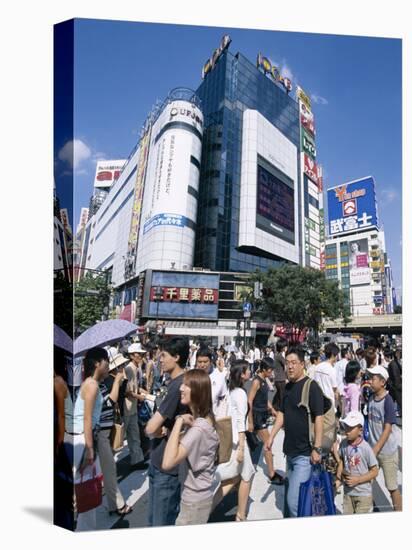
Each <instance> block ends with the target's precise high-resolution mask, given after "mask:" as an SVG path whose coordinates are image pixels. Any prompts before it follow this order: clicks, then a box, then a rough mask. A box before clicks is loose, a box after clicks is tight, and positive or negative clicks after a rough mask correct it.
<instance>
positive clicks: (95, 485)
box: [74, 464, 103, 514]
mask: <svg viewBox="0 0 412 550" xmlns="http://www.w3.org/2000/svg"><path fill="white" fill-rule="evenodd" d="M102 477H103V476H102V475H101V474H100V475H97V474H96V464H93V477H92V478H90V479H88V480H87V481H83V472H82V473H81V477H80V483H76V484H75V485H74V490H75V495H76V508H77V512H78V513H79V514H81V513H83V512H88V511H89V510H93V508H97V507H98V506H100V504H101V503H102Z"/></svg>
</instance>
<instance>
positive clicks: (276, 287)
mask: <svg viewBox="0 0 412 550" xmlns="http://www.w3.org/2000/svg"><path fill="white" fill-rule="evenodd" d="M253 280H254V281H259V282H260V283H262V297H261V299H259V300H258V301H257V303H256V306H257V307H258V308H259V309H261V311H263V312H264V313H265V314H266V315H267V316H268V318H270V320H271V321H272V322H278V323H282V324H284V325H286V326H291V327H293V328H296V329H298V330H303V329H304V328H309V329H312V330H313V331H314V332H315V333H316V334H317V333H318V332H319V329H320V326H321V323H322V319H337V318H340V317H341V318H342V319H343V322H344V324H347V323H348V322H349V320H350V318H349V313H350V312H349V307H348V306H346V305H345V303H344V294H343V292H342V291H341V290H340V288H339V286H338V283H337V281H332V280H328V279H326V277H325V274H324V273H323V272H322V271H319V270H317V269H313V268H308V267H300V266H290V265H284V266H282V267H280V268H278V269H275V268H271V269H269V270H268V271H266V272H264V273H263V272H257V273H256V274H255V275H254V276H253Z"/></svg>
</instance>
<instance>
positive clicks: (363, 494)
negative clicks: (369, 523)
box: [336, 411, 379, 514]
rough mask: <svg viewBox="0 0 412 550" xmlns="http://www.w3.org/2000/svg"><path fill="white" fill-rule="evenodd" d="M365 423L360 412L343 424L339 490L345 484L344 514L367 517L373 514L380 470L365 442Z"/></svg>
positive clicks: (351, 415) (347, 417) (337, 483)
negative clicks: (375, 483)
mask: <svg viewBox="0 0 412 550" xmlns="http://www.w3.org/2000/svg"><path fill="white" fill-rule="evenodd" d="M364 422H365V420H364V418H363V414H362V413H361V412H359V411H351V412H350V413H349V414H348V415H347V416H346V417H345V418H344V419H343V420H341V425H342V428H343V429H344V431H345V435H346V439H344V440H343V441H342V444H341V446H340V449H339V458H340V461H339V465H338V470H337V473H336V478H337V481H336V487H337V488H338V487H339V486H340V485H341V483H344V496H343V513H344V514H367V513H369V512H372V510H373V497H372V480H373V479H375V478H376V476H377V475H378V471H379V470H378V461H377V459H376V457H375V455H374V452H373V450H372V449H371V447H370V445H369V444H368V443H367V442H366V441H365V440H364V439H363V425H364Z"/></svg>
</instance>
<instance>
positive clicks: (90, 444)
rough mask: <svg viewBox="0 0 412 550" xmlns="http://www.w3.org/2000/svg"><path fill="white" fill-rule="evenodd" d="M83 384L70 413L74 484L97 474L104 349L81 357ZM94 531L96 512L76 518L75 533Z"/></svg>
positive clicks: (105, 364)
mask: <svg viewBox="0 0 412 550" xmlns="http://www.w3.org/2000/svg"><path fill="white" fill-rule="evenodd" d="M83 363H84V382H83V383H82V385H81V386H80V390H79V393H78V395H77V399H76V402H75V404H74V410H73V433H72V437H73V439H72V444H73V475H74V483H75V484H76V483H79V482H80V481H82V480H83V481H87V480H88V479H90V478H92V477H93V476H94V472H96V473H99V474H100V464H99V460H98V458H97V453H96V447H97V433H98V426H99V420H100V416H101V412H102V405H103V396H102V394H101V392H100V389H99V384H100V383H101V382H102V381H103V380H104V379H105V378H106V377H107V376H108V374H109V355H108V353H107V351H106V350H105V349H104V348H98V347H96V348H92V349H90V350H89V351H88V352H87V353H86V355H85V357H84V361H83ZM93 529H96V508H93V509H92V510H89V511H88V512H83V513H80V514H78V516H77V527H76V530H77V531H84V530H87V531H89V530H93Z"/></svg>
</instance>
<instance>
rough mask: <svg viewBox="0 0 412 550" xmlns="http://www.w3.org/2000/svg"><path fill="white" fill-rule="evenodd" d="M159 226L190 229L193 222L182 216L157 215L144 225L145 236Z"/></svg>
mask: <svg viewBox="0 0 412 550" xmlns="http://www.w3.org/2000/svg"><path fill="white" fill-rule="evenodd" d="M159 225H174V226H175V227H190V226H191V221H190V220H189V218H186V216H181V215H180V214H157V215H156V216H153V218H151V219H150V220H149V221H148V222H146V223H145V224H144V227H143V235H144V234H146V233H147V232H148V231H150V230H151V229H153V228H154V227H158V226H159Z"/></svg>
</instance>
